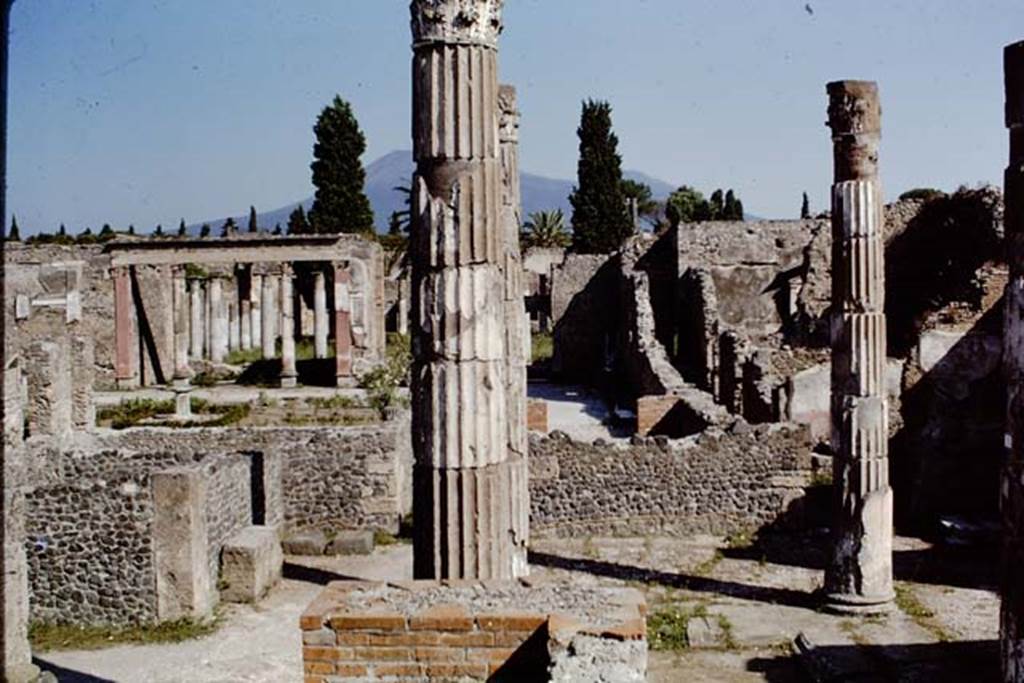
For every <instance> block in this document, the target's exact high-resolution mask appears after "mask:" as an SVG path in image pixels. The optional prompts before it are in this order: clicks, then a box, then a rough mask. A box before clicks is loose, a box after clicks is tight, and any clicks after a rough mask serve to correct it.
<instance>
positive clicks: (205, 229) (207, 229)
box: [199, 223, 210, 237]
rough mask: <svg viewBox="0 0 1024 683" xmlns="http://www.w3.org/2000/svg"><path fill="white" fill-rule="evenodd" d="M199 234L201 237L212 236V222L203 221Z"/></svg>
mask: <svg viewBox="0 0 1024 683" xmlns="http://www.w3.org/2000/svg"><path fill="white" fill-rule="evenodd" d="M199 236H200V237H209V236H210V224H209V223H203V227H201V228H199Z"/></svg>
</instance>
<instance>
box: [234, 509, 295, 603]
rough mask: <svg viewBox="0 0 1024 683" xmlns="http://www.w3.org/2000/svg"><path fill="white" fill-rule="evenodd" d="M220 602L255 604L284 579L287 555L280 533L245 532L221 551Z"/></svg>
mask: <svg viewBox="0 0 1024 683" xmlns="http://www.w3.org/2000/svg"><path fill="white" fill-rule="evenodd" d="M220 562H221V564H220V579H221V583H222V584H223V588H222V589H221V593H220V595H221V598H222V599H223V600H225V601H226V602H256V601H257V600H259V599H260V597H261V596H262V595H264V594H265V593H266V592H267V591H268V590H270V588H271V587H273V586H274V584H276V583H277V582H278V581H279V580H280V579H281V567H282V565H283V563H284V555H283V554H282V552H281V544H280V542H279V541H278V539H277V531H276V530H274V529H271V528H268V527H263V526H250V527H246V528H244V529H242V530H241V531H239V532H238V533H237V534H235V535H234V536H232V537H231V539H230V540H229V541H228V542H227V543H225V544H224V548H223V549H222V550H221V561H220Z"/></svg>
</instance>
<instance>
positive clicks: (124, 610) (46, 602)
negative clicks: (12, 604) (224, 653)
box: [25, 451, 178, 624]
mask: <svg viewBox="0 0 1024 683" xmlns="http://www.w3.org/2000/svg"><path fill="white" fill-rule="evenodd" d="M36 455H37V456H38V455H39V454H36ZM42 457H45V460H46V462H45V467H43V466H41V467H40V470H42V471H49V472H51V473H52V474H51V476H50V477H48V478H46V479H44V480H43V481H39V480H38V479H34V481H33V482H32V485H30V486H29V487H28V488H27V489H26V490H25V500H26V520H25V521H26V541H25V545H26V552H27V554H28V564H29V585H30V591H31V597H30V605H31V614H32V620H33V621H42V622H55V623H86V622H92V623H113V624H121V623H129V622H147V621H152V620H154V619H155V618H156V586H155V581H156V577H155V574H154V570H153V548H152V535H151V525H152V521H153V498H152V493H151V490H150V483H149V480H150V473H151V472H153V471H156V470H159V469H163V468H165V467H168V466H171V465H173V464H177V462H178V459H177V458H175V457H174V456H168V455H149V454H146V455H142V454H138V455H127V454H123V453H119V452H117V451H101V452H98V453H91V454H88V455H84V454H81V453H68V454H58V453H48V454H45V455H43V456H42Z"/></svg>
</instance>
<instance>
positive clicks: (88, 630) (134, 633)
mask: <svg viewBox="0 0 1024 683" xmlns="http://www.w3.org/2000/svg"><path fill="white" fill-rule="evenodd" d="M219 627H220V618H219V617H214V618H213V619H209V620H206V621H194V620H192V619H180V620H178V621H168V622H164V623H162V624H146V625H139V626H69V625H66V624H45V623H38V622H37V623H34V624H32V625H31V626H29V631H28V637H29V641H30V642H31V643H32V649H33V650H34V651H36V652H50V651H53V650H99V649H102V648H107V647H113V646H115V645H123V644H127V643H134V644H147V643H180V642H182V641H185V640H193V639H195V638H202V637H203V636H208V635H210V634H211V633H213V632H214V631H216V630H217V629H218V628H219Z"/></svg>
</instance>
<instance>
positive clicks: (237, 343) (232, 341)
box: [227, 301, 242, 351]
mask: <svg viewBox="0 0 1024 683" xmlns="http://www.w3.org/2000/svg"><path fill="white" fill-rule="evenodd" d="M227 317H228V349H229V350H231V351H238V350H239V349H240V348H242V320H241V318H240V316H239V315H238V302H235V301H228V316H227Z"/></svg>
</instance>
